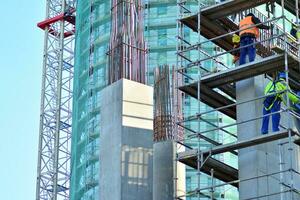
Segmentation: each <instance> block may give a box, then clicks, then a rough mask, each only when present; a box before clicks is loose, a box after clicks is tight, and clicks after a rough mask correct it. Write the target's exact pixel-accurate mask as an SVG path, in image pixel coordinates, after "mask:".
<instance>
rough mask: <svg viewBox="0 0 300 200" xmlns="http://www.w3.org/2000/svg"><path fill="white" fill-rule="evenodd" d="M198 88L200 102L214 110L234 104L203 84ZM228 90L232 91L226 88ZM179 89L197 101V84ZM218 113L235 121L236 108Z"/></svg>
mask: <svg viewBox="0 0 300 200" xmlns="http://www.w3.org/2000/svg"><path fill="white" fill-rule="evenodd" d="M200 87H201V94H200V98H201V101H202V102H203V103H205V104H207V105H208V106H210V107H212V108H215V109H216V108H219V107H223V106H227V105H230V104H234V103H235V102H234V101H233V100H231V99H229V98H227V97H225V96H223V95H221V94H220V93H218V92H216V91H214V90H212V89H211V88H209V87H207V86H205V85H204V84H201V86H200ZM228 88H230V89H231V88H232V89H233V90H234V88H233V87H230V86H228ZM179 89H180V90H181V91H183V92H185V93H187V94H189V95H190V96H192V97H194V98H196V99H197V89H198V84H197V83H193V84H191V85H186V86H182V87H180V88H179ZM232 93H234V92H232ZM220 112H222V113H224V114H225V115H227V116H229V117H231V118H232V119H236V106H232V107H229V108H224V109H222V110H220Z"/></svg>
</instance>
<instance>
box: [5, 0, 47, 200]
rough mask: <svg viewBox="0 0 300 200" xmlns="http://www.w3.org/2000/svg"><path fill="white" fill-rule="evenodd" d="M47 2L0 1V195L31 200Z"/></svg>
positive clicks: (11, 199) (13, 198)
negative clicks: (40, 25) (39, 25)
mask: <svg viewBox="0 0 300 200" xmlns="http://www.w3.org/2000/svg"><path fill="white" fill-rule="evenodd" d="M45 2H46V0H6V1H1V5H0V92H1V96H0V97H1V98H0V136H1V137H0V140H1V141H0V159H1V160H0V179H1V181H0V199H3V200H33V199H34V198H35V183H36V165H37V147H38V127H39V109H40V88H41V69H42V54H43V37H44V35H43V31H41V30H39V29H38V28H37V27H36V23H37V22H38V21H41V20H43V19H44V17H45Z"/></svg>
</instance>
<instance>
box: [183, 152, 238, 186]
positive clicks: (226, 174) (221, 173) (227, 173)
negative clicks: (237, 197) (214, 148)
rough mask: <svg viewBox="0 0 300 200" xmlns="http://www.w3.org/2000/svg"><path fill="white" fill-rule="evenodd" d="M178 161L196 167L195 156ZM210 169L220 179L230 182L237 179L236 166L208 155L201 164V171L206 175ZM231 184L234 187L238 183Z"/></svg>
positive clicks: (209, 172)
mask: <svg viewBox="0 0 300 200" xmlns="http://www.w3.org/2000/svg"><path fill="white" fill-rule="evenodd" d="M180 162H182V163H184V164H186V165H188V166H190V167H192V168H194V169H197V157H193V158H188V159H181V160H180ZM211 169H213V170H214V177H215V178H217V179H219V180H221V181H224V182H232V181H235V180H238V170H237V169H236V168H234V167H232V166H230V165H227V164H225V163H223V162H221V161H219V160H216V159H214V158H211V157H209V158H207V160H206V162H205V164H204V165H203V166H202V168H201V171H202V172H203V173H205V174H207V175H210V174H211ZM232 185H233V186H234V187H238V183H232Z"/></svg>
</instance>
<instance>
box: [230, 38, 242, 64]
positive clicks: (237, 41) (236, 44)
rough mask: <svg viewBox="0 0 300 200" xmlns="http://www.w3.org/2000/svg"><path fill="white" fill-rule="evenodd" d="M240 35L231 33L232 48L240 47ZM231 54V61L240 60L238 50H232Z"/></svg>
mask: <svg viewBox="0 0 300 200" xmlns="http://www.w3.org/2000/svg"><path fill="white" fill-rule="evenodd" d="M240 39H241V38H240V36H238V35H237V34H233V36H232V43H233V49H238V48H239V47H240ZM232 55H233V63H236V62H237V61H238V60H240V51H239V50H234V51H233V52H232Z"/></svg>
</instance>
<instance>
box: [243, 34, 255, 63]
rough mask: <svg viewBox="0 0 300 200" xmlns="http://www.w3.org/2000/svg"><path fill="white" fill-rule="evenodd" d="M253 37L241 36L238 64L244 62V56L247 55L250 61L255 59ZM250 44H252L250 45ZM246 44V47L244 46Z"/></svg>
mask: <svg viewBox="0 0 300 200" xmlns="http://www.w3.org/2000/svg"><path fill="white" fill-rule="evenodd" d="M254 43H255V38H254V37H251V36H243V37H242V38H241V42H240V47H241V49H240V65H243V64H245V63H246V57H247V55H248V57H249V62H252V61H254V60H255V56H256V48H255V44H254ZM251 44H252V45H251ZM247 45H250V46H247ZM245 46H247V47H245Z"/></svg>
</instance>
